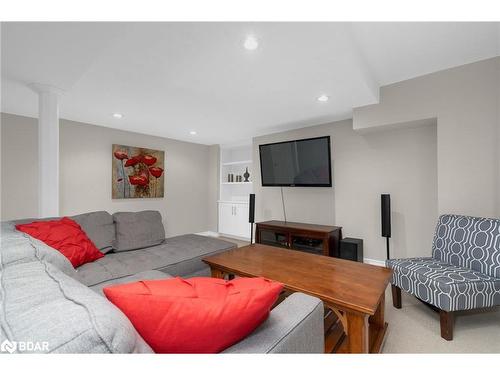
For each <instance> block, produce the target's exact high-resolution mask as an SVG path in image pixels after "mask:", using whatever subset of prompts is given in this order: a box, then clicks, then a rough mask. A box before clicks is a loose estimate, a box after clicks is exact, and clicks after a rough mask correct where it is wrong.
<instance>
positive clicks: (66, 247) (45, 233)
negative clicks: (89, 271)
mask: <svg viewBox="0 0 500 375" xmlns="http://www.w3.org/2000/svg"><path fill="white" fill-rule="evenodd" d="M16 229H17V230H19V231H21V232H24V233H27V234H29V235H30V236H31V237H34V238H36V239H38V240H40V241H43V242H45V243H46V244H47V245H49V246H50V247H52V248H54V249H56V250H59V252H61V253H62V254H63V255H64V256H65V257H66V258H68V259H69V261H70V262H71V264H72V265H73V267H75V268H76V267H78V266H81V265H82V264H85V263H89V262H93V261H94V260H97V259H99V258H102V257H103V256H104V254H103V253H101V252H100V251H99V249H98V248H97V247H95V245H94V243H93V242H92V241H91V240H90V239H89V238H88V237H87V235H86V234H85V232H84V231H83V230H82V228H81V227H80V226H79V225H78V224H77V223H76V222H75V221H73V220H71V219H70V218H67V217H63V218H62V219H60V220H48V221H35V222H33V223H30V224H18V225H16Z"/></svg>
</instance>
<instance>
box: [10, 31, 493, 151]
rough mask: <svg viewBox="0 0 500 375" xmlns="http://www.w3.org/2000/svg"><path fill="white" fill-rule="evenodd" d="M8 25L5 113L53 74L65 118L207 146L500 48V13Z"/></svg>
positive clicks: (22, 108) (277, 126)
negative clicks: (439, 19)
mask: <svg viewBox="0 0 500 375" xmlns="http://www.w3.org/2000/svg"><path fill="white" fill-rule="evenodd" d="M1 34H2V39H1V41H2V45H1V52H2V59H1V63H2V76H1V77H2V87H1V89H2V91H1V93H2V101H1V110H2V111H3V112H8V113H15V114H21V115H27V116H34V117H36V115H37V103H38V102H37V97H36V94H35V93H34V92H32V91H31V90H30V89H29V88H28V87H27V85H28V84H30V83H35V82H36V83H45V84H51V85H53V86H56V87H59V88H61V89H63V90H64V91H65V93H64V95H63V96H62V99H61V105H60V114H61V117H62V118H66V119H70V120H75V121H82V122H87V123H92V124H97V125H102V126H107V127H112V128H119V129H125V130H131V131H136V132H140V133H146V134H153V135H159V136H164V137H170V138H176V139H181V140H186V141H191V142H197V143H205V144H213V143H222V144H224V143H232V142H237V141H243V140H248V139H250V138H251V137H252V136H255V135H260V134H265V133H271V132H274V131H278V130H285V129H292V128H297V127H303V126H310V125H315V124H318V123H322V122H328V121H333V120H340V119H345V118H350V117H351V115H352V109H353V108H355V107H358V106H363V105H368V104H372V103H376V102H377V100H378V90H379V87H380V86H383V85H387V84H389V83H393V82H398V81H401V80H405V79H408V78H412V77H416V76H419V75H423V74H427V73H431V72H434V71H438V70H442V69H446V68H450V67H453V66H458V65H463V64H466V63H470V62H474V61H478V60H482V59H486V58H490V57H493V56H498V55H500V24H499V23H354V24H352V23H2V29H1ZM249 34H252V35H255V36H256V37H257V38H258V40H259V48H258V49H257V50H255V51H248V50H246V49H244V48H243V46H242V44H243V42H244V39H245V37H246V36H247V35H249ZM321 94H326V95H328V96H329V97H330V100H329V101H328V102H326V103H320V102H318V101H317V100H316V98H317V97H318V96H319V95H321ZM115 112H119V113H122V114H123V118H122V119H120V120H118V119H115V118H113V117H112V114H113V113H115ZM191 130H194V131H196V132H197V135H195V136H192V135H190V134H189V132H190V131H191Z"/></svg>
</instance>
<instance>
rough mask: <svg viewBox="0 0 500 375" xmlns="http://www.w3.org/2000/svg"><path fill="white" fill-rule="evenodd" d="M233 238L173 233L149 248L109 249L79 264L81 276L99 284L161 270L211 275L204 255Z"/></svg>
mask: <svg viewBox="0 0 500 375" xmlns="http://www.w3.org/2000/svg"><path fill="white" fill-rule="evenodd" d="M235 246H236V245H234V244H233V243H231V242H227V241H222V240H219V239H217V238H211V237H206V236H200V235H196V234H187V235H182V236H177V237H170V238H167V239H166V240H165V242H164V243H162V244H160V245H156V246H152V247H148V248H143V249H138V250H129V251H123V252H117V253H109V254H107V255H106V256H105V257H103V258H101V259H99V260H97V261H95V262H92V263H87V264H84V265H83V266H81V267H79V268H78V277H79V279H80V280H81V281H82V283H84V284H85V285H87V286H92V285H96V284H99V283H102V282H104V281H107V280H113V279H117V278H121V277H125V276H130V275H134V274H136V273H138V272H143V271H148V270H158V271H162V272H165V273H169V274H171V275H174V276H183V277H190V276H193V275H196V276H199V275H204V276H208V275H209V269H208V267H207V265H206V264H205V263H203V262H202V261H201V259H202V258H203V257H206V256H208V255H212V254H216V253H218V252H222V251H226V250H229V249H232V248H234V247H235Z"/></svg>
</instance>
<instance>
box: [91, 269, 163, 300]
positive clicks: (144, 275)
mask: <svg viewBox="0 0 500 375" xmlns="http://www.w3.org/2000/svg"><path fill="white" fill-rule="evenodd" d="M171 278H172V276H170V275H169V274H167V273H164V272H160V271H144V272H139V273H136V274H135V275H132V276H125V277H119V278H118V279H113V280H108V281H105V282H103V283H100V284H97V285H94V286H91V287H90V289H92V290H93V291H94V292H97V293H99V294H102V295H104V293H103V292H102V290H103V289H104V288H105V287H108V286H111V285H120V284H127V283H133V282H136V281H141V280H163V279H171Z"/></svg>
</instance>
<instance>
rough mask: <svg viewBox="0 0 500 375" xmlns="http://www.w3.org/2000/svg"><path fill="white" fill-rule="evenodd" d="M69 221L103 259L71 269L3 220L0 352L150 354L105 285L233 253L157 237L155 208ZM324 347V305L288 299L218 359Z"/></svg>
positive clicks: (182, 272) (220, 246) (189, 271)
mask: <svg viewBox="0 0 500 375" xmlns="http://www.w3.org/2000/svg"><path fill="white" fill-rule="evenodd" d="M72 219H74V220H75V221H77V222H78V223H79V224H80V226H81V227H82V229H83V230H84V231H85V232H86V233H87V235H88V236H89V238H90V239H91V240H92V241H93V242H94V243H95V245H96V246H97V247H98V248H99V249H100V250H101V251H102V252H103V253H106V255H105V256H104V257H103V258H101V259H98V260H97V261H95V262H92V263H87V264H84V265H83V266H80V267H78V268H77V269H74V268H73V267H72V265H71V263H70V262H69V261H68V260H67V259H66V257H64V256H63V255H62V254H61V253H59V252H58V251H57V250H54V249H52V248H51V247H49V246H47V245H46V244H44V243H43V242H41V241H38V240H36V239H34V238H32V237H30V236H28V235H26V234H24V233H21V232H19V231H17V230H16V229H15V224H16V223H18V222H30V221H32V220H30V219H26V220H22V221H18V222H15V223H14V222H3V223H1V233H0V235H1V238H0V241H1V250H0V328H1V329H0V343H2V344H4V343H7V344H8V345H5V344H4V345H2V351H3V352H23V351H30V352H42V353H43V352H49V353H151V352H152V350H151V348H150V347H149V346H148V345H147V344H146V343H145V342H144V340H143V339H142V338H141V337H140V335H139V334H138V333H137V332H136V331H135V329H134V327H133V326H132V324H131V323H130V321H129V320H128V319H127V318H126V316H125V315H124V314H123V313H122V312H121V311H120V310H119V309H118V308H116V307H115V306H114V305H113V304H112V303H111V302H109V301H108V300H107V299H106V298H105V297H104V296H103V295H102V289H103V287H105V286H107V285H112V284H120V283H126V282H132V281H137V280H145V279H163V278H169V277H172V276H177V275H178V276H182V277H191V276H207V275H208V274H209V270H208V267H207V266H206V265H205V264H204V263H203V262H202V260H201V259H202V258H203V257H205V256H207V255H210V254H214V253H217V252H221V251H225V250H228V249H230V248H233V247H234V246H235V245H234V244H232V243H230V242H227V241H222V240H220V239H217V238H210V237H205V236H199V235H194V234H188V235H182V236H177V237H172V238H167V239H163V238H162V233H161V232H162V231H163V225H162V224H161V216H159V213H157V212H156V211H148V212H143V213H136V214H131V213H128V214H127V213H119V214H115V215H113V216H112V215H110V214H109V213H107V212H104V211H101V212H92V213H87V214H83V215H77V216H73V217H72ZM158 220H159V224H160V225H158ZM145 222H147V223H148V224H147V225H143V224H144V223H145ZM148 231H149V232H148ZM131 236H132V237H131ZM163 237H164V233H163ZM144 245H146V246H144ZM30 343H31V345H29V344H30ZM323 349H324V339H323V305H322V303H321V301H319V300H318V299H316V298H314V297H311V296H307V295H304V294H301V293H295V294H292V295H291V296H290V297H288V298H287V299H285V300H284V301H283V302H282V303H281V304H279V305H278V306H277V307H275V308H274V309H273V310H272V312H271V315H270V317H269V319H268V320H267V321H266V322H264V323H263V324H262V325H261V326H260V327H259V328H258V329H257V330H256V331H254V332H253V333H252V334H251V335H250V336H249V337H247V338H246V339H244V340H242V341H240V342H239V343H237V344H235V345H233V346H232V347H230V348H228V349H226V350H225V353H321V352H323ZM2 351H0V352H2Z"/></svg>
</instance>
